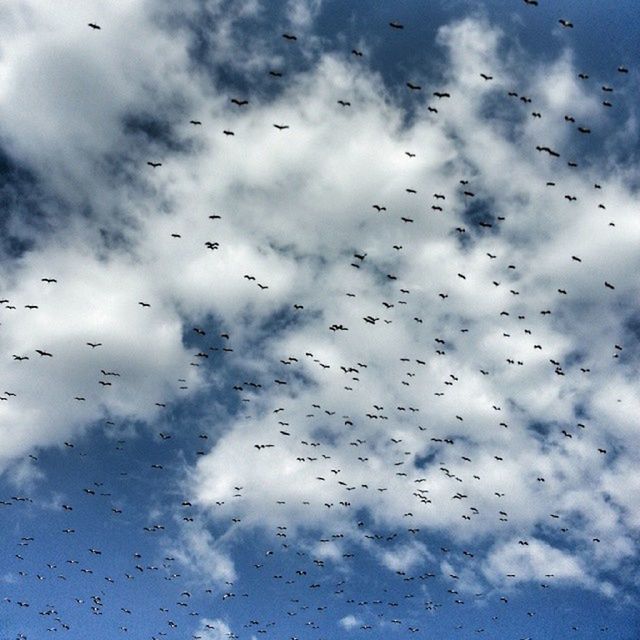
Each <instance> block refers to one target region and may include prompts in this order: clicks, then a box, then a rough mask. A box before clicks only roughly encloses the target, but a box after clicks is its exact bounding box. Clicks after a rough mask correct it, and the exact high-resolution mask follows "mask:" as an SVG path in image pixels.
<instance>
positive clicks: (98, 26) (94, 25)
mask: <svg viewBox="0 0 640 640" xmlns="http://www.w3.org/2000/svg"><path fill="white" fill-rule="evenodd" d="M87 26H89V27H91V28H92V29H94V30H98V29H100V28H101V27H100V25H99V24H96V23H95V22H90V23H89V24H88V25H87Z"/></svg>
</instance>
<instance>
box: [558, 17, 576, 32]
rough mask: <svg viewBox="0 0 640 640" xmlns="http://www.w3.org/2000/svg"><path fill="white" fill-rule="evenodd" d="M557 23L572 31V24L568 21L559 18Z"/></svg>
mask: <svg viewBox="0 0 640 640" xmlns="http://www.w3.org/2000/svg"><path fill="white" fill-rule="evenodd" d="M558 22H559V23H560V24H561V25H562V26H563V27H565V28H566V29H573V22H570V21H569V20H565V19H564V18H560V20H558Z"/></svg>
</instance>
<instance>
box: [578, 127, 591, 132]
mask: <svg viewBox="0 0 640 640" xmlns="http://www.w3.org/2000/svg"><path fill="white" fill-rule="evenodd" d="M578 131H579V132H580V133H591V129H588V128H587V127H578Z"/></svg>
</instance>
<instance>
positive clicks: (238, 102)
mask: <svg viewBox="0 0 640 640" xmlns="http://www.w3.org/2000/svg"><path fill="white" fill-rule="evenodd" d="M230 101H231V102H232V103H233V104H235V105H238V106H239V107H244V106H245V105H247V104H249V101H248V100H241V99H240V98H231V100H230Z"/></svg>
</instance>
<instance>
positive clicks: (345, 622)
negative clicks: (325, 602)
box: [338, 614, 362, 631]
mask: <svg viewBox="0 0 640 640" xmlns="http://www.w3.org/2000/svg"><path fill="white" fill-rule="evenodd" d="M338 624H339V625H340V626H341V627H342V628H343V629H346V630H347V631H351V630H352V629H355V627H358V626H360V625H361V624H362V620H360V619H359V618H356V616H354V615H353V614H349V615H348V616H345V617H344V618H340V620H339V621H338Z"/></svg>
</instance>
